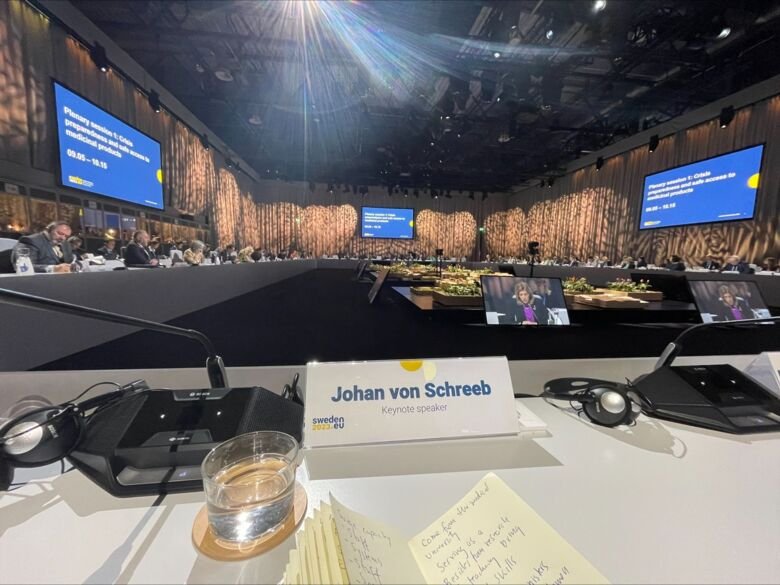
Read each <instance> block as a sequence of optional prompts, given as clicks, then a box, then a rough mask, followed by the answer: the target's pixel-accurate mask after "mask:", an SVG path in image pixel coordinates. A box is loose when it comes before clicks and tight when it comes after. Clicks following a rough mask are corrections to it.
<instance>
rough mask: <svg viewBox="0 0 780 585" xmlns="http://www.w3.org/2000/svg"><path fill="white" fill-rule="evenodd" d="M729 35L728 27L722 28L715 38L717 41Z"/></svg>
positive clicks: (729, 28)
mask: <svg viewBox="0 0 780 585" xmlns="http://www.w3.org/2000/svg"><path fill="white" fill-rule="evenodd" d="M730 34H731V27H730V26H724V27H723V28H722V29H720V32H719V33H718V36H717V37H715V38H716V39H718V40H719V41H721V40H723V39H725V38H726V37H727V36H729V35H730Z"/></svg>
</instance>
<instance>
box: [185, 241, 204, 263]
mask: <svg viewBox="0 0 780 585" xmlns="http://www.w3.org/2000/svg"><path fill="white" fill-rule="evenodd" d="M203 248H204V244H203V242H201V241H200V240H192V243H191V244H190V247H189V248H187V249H186V250H184V261H185V262H186V263H187V264H189V265H190V266H199V265H201V264H203Z"/></svg>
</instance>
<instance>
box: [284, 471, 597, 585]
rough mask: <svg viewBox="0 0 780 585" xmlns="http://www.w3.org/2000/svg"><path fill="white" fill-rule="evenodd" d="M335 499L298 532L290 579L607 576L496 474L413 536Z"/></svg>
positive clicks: (372, 583)
mask: <svg viewBox="0 0 780 585" xmlns="http://www.w3.org/2000/svg"><path fill="white" fill-rule="evenodd" d="M330 500H331V504H330V505H328V504H325V503H323V504H322V506H321V508H320V509H319V510H316V511H315V512H314V516H313V517H312V518H309V519H307V520H306V522H305V523H304V527H303V533H300V532H299V533H298V534H297V535H296V543H297V550H295V551H292V552H291V553H290V562H289V563H288V565H287V570H286V571H285V583H287V584H288V585H297V584H302V583H334V584H336V585H347V584H349V583H361V584H362V583H366V584H369V585H382V584H385V583H388V584H389V583H398V584H407V583H409V584H411V583H431V584H433V583H443V584H445V585H451V584H455V583H464V584H467V585H474V584H476V583H497V584H500V583H528V584H529V585H541V584H542V583H551V584H554V585H563V584H565V583H608V581H607V580H606V578H605V577H604V576H603V575H602V574H601V573H599V571H598V570H597V569H596V568H595V567H593V566H592V565H591V564H590V563H589V562H588V561H587V560H586V559H585V558H584V557H583V556H582V555H581V554H580V553H579V552H577V551H576V550H575V549H574V548H573V547H572V546H571V545H570V544H569V543H568V542H566V541H565V540H564V539H563V537H562V536H561V535H560V534H558V533H557V532H556V531H555V530H554V529H553V528H552V527H551V526H550V525H549V524H547V522H545V521H544V520H543V519H542V518H541V517H540V516H539V515H538V514H537V513H536V512H534V511H533V509H531V507H530V506H529V505H528V504H527V503H526V502H525V501H524V500H523V499H522V498H521V497H520V496H518V495H517V494H516V493H515V492H514V491H512V490H511V489H510V488H509V486H507V485H506V484H505V483H504V482H503V481H501V479H500V478H499V477H498V476H496V475H495V474H493V473H489V474H487V475H486V476H485V477H484V478H482V479H481V480H480V482H479V483H478V484H477V485H476V486H475V487H474V488H473V489H472V490H471V491H470V492H469V493H467V494H466V495H465V496H464V497H463V499H461V500H460V501H459V502H458V503H457V504H455V506H453V507H452V508H450V510H448V511H447V512H445V513H444V514H443V515H442V516H441V517H439V518H438V519H437V520H436V521H434V522H433V523H432V524H431V525H430V526H428V528H426V529H425V530H423V531H422V532H420V533H419V534H418V535H417V536H415V537H414V538H413V539H412V540H411V541H407V540H406V539H405V538H404V537H403V536H402V535H401V534H399V533H398V532H397V531H396V530H395V529H394V528H392V527H390V526H387V525H384V524H382V523H380V522H377V521H375V520H371V519H370V518H367V517H365V516H362V515H360V514H358V513H356V512H353V511H352V510H350V509H349V508H347V507H345V506H344V505H343V504H341V503H340V502H339V501H338V500H336V499H335V498H334V497H333V496H332V495H331V498H330ZM293 553H294V554H293Z"/></svg>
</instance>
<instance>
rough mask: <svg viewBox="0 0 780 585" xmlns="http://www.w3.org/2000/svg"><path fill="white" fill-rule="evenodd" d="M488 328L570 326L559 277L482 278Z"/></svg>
mask: <svg viewBox="0 0 780 585" xmlns="http://www.w3.org/2000/svg"><path fill="white" fill-rule="evenodd" d="M480 281H481V284H482V299H483V302H484V304H485V322H486V323H487V324H488V325H569V324H570V321H569V312H568V311H567V310H566V300H565V299H564V298H563V286H562V285H561V280H560V279H559V278H525V277H521V276H483V277H482V278H481V279H480Z"/></svg>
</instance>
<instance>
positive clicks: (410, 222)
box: [409, 219, 414, 227]
mask: <svg viewBox="0 0 780 585" xmlns="http://www.w3.org/2000/svg"><path fill="white" fill-rule="evenodd" d="M409 227H414V220H413V219H410V220H409Z"/></svg>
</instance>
